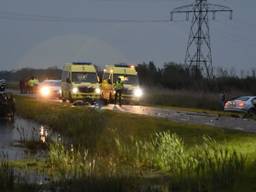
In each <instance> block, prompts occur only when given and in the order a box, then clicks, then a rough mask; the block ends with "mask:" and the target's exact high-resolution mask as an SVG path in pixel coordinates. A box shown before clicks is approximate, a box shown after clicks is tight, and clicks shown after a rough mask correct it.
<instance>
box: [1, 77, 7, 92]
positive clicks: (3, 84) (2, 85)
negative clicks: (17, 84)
mask: <svg viewBox="0 0 256 192" xmlns="http://www.w3.org/2000/svg"><path fill="white" fill-rule="evenodd" d="M5 88H6V80H5V79H0V91H5Z"/></svg>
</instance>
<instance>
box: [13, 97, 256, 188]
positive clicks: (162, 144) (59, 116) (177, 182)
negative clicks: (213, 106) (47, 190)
mask: <svg viewBox="0 0 256 192" xmlns="http://www.w3.org/2000/svg"><path fill="white" fill-rule="evenodd" d="M16 101H17V113H18V114H19V115H20V116H22V117H25V118H29V119H33V120H36V121H38V122H40V123H42V124H46V125H48V126H50V127H51V128H52V129H53V130H55V131H57V132H58V133H60V134H61V135H63V138H66V139H64V140H62V141H61V142H59V141H55V142H53V143H51V144H50V146H49V157H48V159H46V162H45V165H46V167H45V169H48V170H50V172H51V173H52V175H54V176H55V177H58V178H59V179H58V180H54V181H53V182H50V183H49V184H48V185H47V187H49V186H51V187H53V186H55V187H56V186H58V187H60V188H61V189H63V190H64V191H72V190H74V189H73V188H75V187H76V189H77V190H78V191H83V190H86V189H91V190H92V191H102V190H104V189H109V190H111V191H143V190H144V191H153V189H154V188H157V189H155V190H158V191H168V189H169V190H173V191H226V190H229V191H255V187H256V185H255V182H253V180H255V178H256V174H255V173H256V166H255V165H256V163H255V162H256V161H255V160H256V151H255V144H256V140H255V138H256V136H255V135H254V134H249V133H243V132H239V131H232V130H227V129H219V128H214V127H208V126H199V125H189V124H183V123H175V122H172V121H168V120H164V119H157V118H152V117H146V116H137V115H131V114H126V113H115V112H111V111H101V110H96V109H93V108H87V107H72V106H71V105H69V104H62V103H55V102H52V103H51V102H50V101H38V100H36V99H33V98H26V97H16ZM65 140H66V142H65ZM99 185H100V186H101V187H102V188H101V187H100V186H99ZM70 186H72V187H73V188H72V187H71V188H70ZM96 186H97V187H96ZM53 188H54V187H53ZM55 189H56V188H55Z"/></svg>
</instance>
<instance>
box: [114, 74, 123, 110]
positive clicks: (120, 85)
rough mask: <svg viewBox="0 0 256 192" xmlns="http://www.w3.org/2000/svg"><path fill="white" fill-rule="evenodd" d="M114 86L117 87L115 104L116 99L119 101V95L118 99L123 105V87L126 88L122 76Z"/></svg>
mask: <svg viewBox="0 0 256 192" xmlns="http://www.w3.org/2000/svg"><path fill="white" fill-rule="evenodd" d="M114 88H115V91H116V93H115V105H116V101H117V97H118V100H119V105H120V106H122V92H123V89H124V84H123V82H122V81H121V78H118V79H117V81H116V83H115V85H114Z"/></svg>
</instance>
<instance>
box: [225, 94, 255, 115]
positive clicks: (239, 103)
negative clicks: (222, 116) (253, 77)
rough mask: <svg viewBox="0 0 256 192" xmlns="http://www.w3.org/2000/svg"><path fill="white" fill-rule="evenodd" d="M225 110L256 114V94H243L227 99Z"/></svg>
mask: <svg viewBox="0 0 256 192" xmlns="http://www.w3.org/2000/svg"><path fill="white" fill-rule="evenodd" d="M224 110H225V111H235V112H249V113H254V114H256V96H241V97H236V98H233V99H231V100H229V101H226V103H225V106H224Z"/></svg>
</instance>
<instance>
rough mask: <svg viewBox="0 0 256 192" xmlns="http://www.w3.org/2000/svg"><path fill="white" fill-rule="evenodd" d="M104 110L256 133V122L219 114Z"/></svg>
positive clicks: (132, 108) (135, 108) (150, 109)
mask: <svg viewBox="0 0 256 192" xmlns="http://www.w3.org/2000/svg"><path fill="white" fill-rule="evenodd" d="M102 109H106V110H113V111H119V112H127V113H133V114H139V115H148V116H152V117H159V118H165V119H169V120H172V121H176V122H183V123H192V124H197V125H208V126H213V127H220V128H229V129H235V130H241V131H246V132H253V133H256V121H255V120H252V119H245V118H235V117H228V116H218V115H217V114H209V113H199V112H185V111H176V110H173V109H162V108H157V107H146V106H132V105H123V106H122V107H120V106H114V105H108V106H104V107H102Z"/></svg>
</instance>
